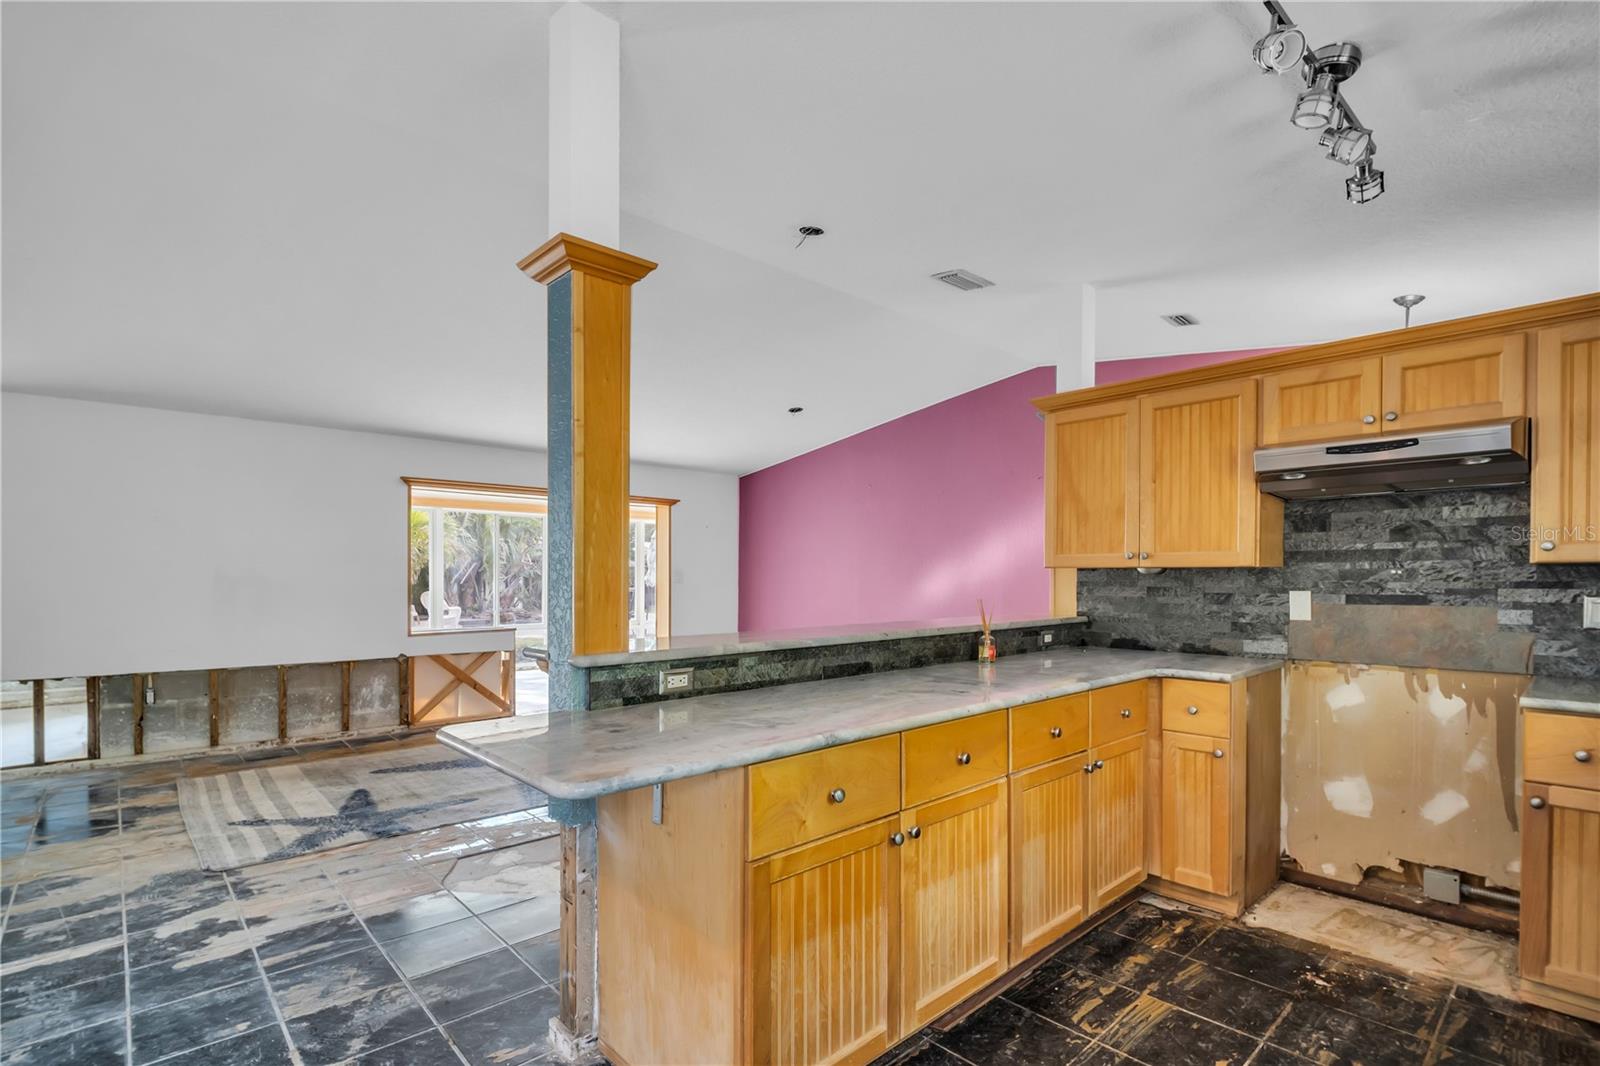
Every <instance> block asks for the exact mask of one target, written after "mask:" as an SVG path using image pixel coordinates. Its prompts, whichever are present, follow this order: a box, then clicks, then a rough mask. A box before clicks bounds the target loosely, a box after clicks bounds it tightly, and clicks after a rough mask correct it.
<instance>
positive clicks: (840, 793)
mask: <svg viewBox="0 0 1600 1066" xmlns="http://www.w3.org/2000/svg"><path fill="white" fill-rule="evenodd" d="M828 799H829V800H831V801H832V802H834V803H843V802H844V789H842V788H836V789H834V790H833V791H832V792H830V793H828Z"/></svg>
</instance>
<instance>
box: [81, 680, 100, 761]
mask: <svg viewBox="0 0 1600 1066" xmlns="http://www.w3.org/2000/svg"><path fill="white" fill-rule="evenodd" d="M83 697H84V703H85V704H87V705H88V708H89V758H91V759H98V758H99V757H100V679H99V678H98V677H86V678H84V679H83Z"/></svg>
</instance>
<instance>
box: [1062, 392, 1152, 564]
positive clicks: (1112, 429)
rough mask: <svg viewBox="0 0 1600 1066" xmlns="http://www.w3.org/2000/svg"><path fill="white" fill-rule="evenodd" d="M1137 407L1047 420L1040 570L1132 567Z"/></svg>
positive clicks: (1129, 403) (1103, 407)
mask: <svg viewBox="0 0 1600 1066" xmlns="http://www.w3.org/2000/svg"><path fill="white" fill-rule="evenodd" d="M1138 419H1139V405H1138V403H1137V401H1134V400H1120V401H1117V402H1114V403H1104V404H1094V405H1092V406H1088V407H1075V408H1071V409H1069V410H1065V411H1059V412H1056V413H1054V414H1051V415H1049V416H1048V417H1047V418H1046V419H1045V458H1044V466H1045V472H1044V485H1045V489H1044V493H1045V505H1044V506H1045V512H1044V513H1045V565H1046V566H1051V567H1061V566H1074V567H1091V566H1092V567H1111V566H1134V565H1136V561H1135V554H1136V553H1137V551H1138V544H1139V461H1138V456H1139V429H1138Z"/></svg>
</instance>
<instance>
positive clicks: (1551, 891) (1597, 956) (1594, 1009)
mask: <svg viewBox="0 0 1600 1066" xmlns="http://www.w3.org/2000/svg"><path fill="white" fill-rule="evenodd" d="M1523 796H1524V803H1525V804H1527V806H1526V807H1525V809H1524V811H1523V814H1524V821H1523V824H1522V911H1521V938H1520V939H1521V969H1522V978H1523V986H1522V995H1523V998H1524V999H1528V1000H1531V1001H1532V1002H1535V1003H1539V1004H1542V1005H1544V1006H1547V1007H1552V1008H1554V1009H1556V1010H1561V1011H1566V1012H1567V1013H1570V1014H1577V1015H1579V1016H1580V1017H1585V1018H1589V1019H1592V1020H1594V1021H1600V904H1597V901H1600V791H1595V790H1592V789H1581V788H1571V787H1568V786H1565V785H1545V784H1536V783H1530V784H1528V785H1527V786H1526V787H1525V788H1524V790H1523Z"/></svg>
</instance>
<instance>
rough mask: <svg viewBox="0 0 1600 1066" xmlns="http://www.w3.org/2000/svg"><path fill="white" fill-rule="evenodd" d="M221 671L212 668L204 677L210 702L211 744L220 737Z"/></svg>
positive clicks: (214, 743)
mask: <svg viewBox="0 0 1600 1066" xmlns="http://www.w3.org/2000/svg"><path fill="white" fill-rule="evenodd" d="M221 676H222V672H221V671H220V670H213V671H211V673H210V676H209V677H208V678H207V679H206V688H207V696H208V698H209V701H210V704H211V746H212V747H213V748H214V747H216V746H217V742H218V741H220V740H221V739H222V680H221Z"/></svg>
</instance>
